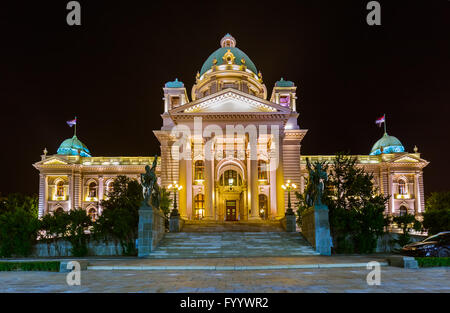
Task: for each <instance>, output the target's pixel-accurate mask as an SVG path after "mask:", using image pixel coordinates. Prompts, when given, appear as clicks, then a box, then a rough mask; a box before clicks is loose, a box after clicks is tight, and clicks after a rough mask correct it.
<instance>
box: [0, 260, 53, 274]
mask: <svg viewBox="0 0 450 313" xmlns="http://www.w3.org/2000/svg"><path fill="white" fill-rule="evenodd" d="M59 266H60V262H59V261H44V262H0V271H18V270H22V271H48V272H59Z"/></svg>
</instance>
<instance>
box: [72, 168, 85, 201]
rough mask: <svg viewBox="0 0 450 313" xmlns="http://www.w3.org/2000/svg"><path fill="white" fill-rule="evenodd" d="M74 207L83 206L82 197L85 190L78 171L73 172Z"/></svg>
mask: <svg viewBox="0 0 450 313" xmlns="http://www.w3.org/2000/svg"><path fill="white" fill-rule="evenodd" d="M73 181H74V184H73V194H74V196H73V207H72V209H78V208H79V207H81V198H82V196H83V190H82V186H81V175H80V174H78V173H75V174H73Z"/></svg>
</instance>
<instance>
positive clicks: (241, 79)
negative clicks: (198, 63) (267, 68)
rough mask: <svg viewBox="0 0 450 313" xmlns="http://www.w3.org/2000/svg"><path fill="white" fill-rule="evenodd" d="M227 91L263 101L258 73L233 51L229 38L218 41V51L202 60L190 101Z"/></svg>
mask: <svg viewBox="0 0 450 313" xmlns="http://www.w3.org/2000/svg"><path fill="white" fill-rule="evenodd" d="M228 88H231V89H237V90H240V91H242V92H245V93H247V94H250V95H253V96H256V97H259V98H263V99H266V98H267V88H266V86H265V85H264V83H263V81H262V74H261V72H259V71H258V70H257V69H256V66H255V64H254V63H253V62H252V60H250V58H249V57H248V56H247V55H246V54H245V53H244V52H242V51H241V50H240V49H238V48H236V39H234V38H233V37H232V36H231V35H230V34H226V35H225V36H224V37H223V38H222V40H220V48H219V49H217V50H216V51H214V52H213V53H212V54H211V55H210V56H209V57H208V59H206V61H205V63H203V66H202V68H201V70H200V72H197V75H196V81H195V84H194V86H192V100H197V99H200V98H203V97H206V96H208V95H210V94H213V93H216V92H219V91H221V90H224V89H228Z"/></svg>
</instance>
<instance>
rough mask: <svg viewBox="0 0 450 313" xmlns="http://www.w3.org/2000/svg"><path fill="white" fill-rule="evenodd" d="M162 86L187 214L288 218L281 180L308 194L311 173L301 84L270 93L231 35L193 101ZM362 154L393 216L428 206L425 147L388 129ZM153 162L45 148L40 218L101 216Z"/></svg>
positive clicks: (75, 146) (164, 168) (169, 155)
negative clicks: (124, 182)
mask: <svg viewBox="0 0 450 313" xmlns="http://www.w3.org/2000/svg"><path fill="white" fill-rule="evenodd" d="M163 91H164V110H163V112H162V115H161V117H162V121H163V123H162V124H163V126H162V127H161V129H160V130H155V131H154V134H155V136H156V137H157V138H158V140H159V142H160V145H161V157H160V158H159V160H158V167H157V174H158V177H159V183H160V184H161V185H162V186H163V187H167V186H169V185H170V184H172V183H173V182H177V183H179V184H180V185H182V186H183V188H182V189H181V190H179V191H178V193H177V199H178V200H177V201H178V209H179V212H180V214H181V216H182V217H183V218H185V219H190V220H192V219H205V220H217V221H237V220H261V219H280V218H282V217H283V216H284V214H285V210H286V208H287V192H286V191H284V190H283V189H282V188H281V185H282V184H284V183H285V182H286V181H287V180H290V181H291V182H293V183H295V184H296V185H297V186H299V189H300V191H301V192H302V191H303V190H304V188H305V184H306V178H307V177H306V175H307V171H306V170H305V163H306V161H305V158H306V156H301V153H300V152H301V151H300V148H301V142H302V139H303V137H304V136H305V135H306V133H307V130H306V129H301V128H300V126H299V125H298V121H297V118H298V116H299V114H298V113H297V112H298V109H299V106H298V104H297V101H296V100H297V97H296V91H297V87H296V86H295V84H294V83H293V82H291V81H287V80H284V79H281V80H279V81H278V82H276V83H275V85H274V87H273V89H272V93H271V96H270V98H269V100H268V99H267V98H268V94H267V88H266V86H265V85H264V83H263V80H262V75H261V72H259V71H258V70H257V68H256V66H255V64H254V63H253V62H252V61H251V60H250V58H249V57H248V56H247V55H246V54H245V53H244V52H242V51H241V50H240V49H238V48H237V47H236V40H235V39H234V38H233V37H232V36H231V35H228V34H227V35H226V36H225V37H224V38H222V40H221V42H220V48H219V49H217V50H216V51H215V52H213V53H212V54H211V55H210V56H209V57H208V59H207V60H206V61H205V62H204V64H203V66H202V67H201V70H200V71H199V72H198V73H197V75H196V82H195V84H194V86H193V87H192V90H191V99H192V100H191V101H190V100H189V97H188V93H187V91H186V88H185V86H184V84H183V83H182V82H181V81H178V79H176V80H175V81H172V82H168V83H166V84H165V86H164V88H163ZM230 129H231V130H232V131H231V132H230ZM74 139H76V140H74ZM415 150H416V149H415ZM74 151H75V152H76V153H74ZM307 157H308V158H310V159H311V160H312V161H315V160H330V161H331V160H332V158H333V156H320V155H315V156H307ZM357 159H358V165H359V166H362V167H363V168H364V169H365V170H366V171H368V172H371V173H373V174H374V180H375V185H376V187H377V188H378V190H379V191H380V192H382V193H384V194H388V195H391V196H392V197H391V198H390V200H389V204H388V205H387V208H386V212H387V213H389V214H399V213H401V212H402V211H405V210H407V211H409V212H411V213H420V212H423V211H424V186H423V172H422V170H423V168H424V167H425V166H426V165H427V164H428V162H427V161H425V160H423V159H421V158H420V154H419V153H417V150H416V151H415V152H414V153H407V152H404V148H403V146H402V144H401V143H400V141H399V140H398V139H397V138H395V137H392V136H388V135H387V134H385V136H383V137H382V138H381V139H380V140H379V141H378V142H377V143H376V144H375V145H374V147H373V148H372V151H371V153H370V155H359V156H357ZM152 161H153V158H152V157H116V158H114V157H91V156H90V151H89V150H88V149H87V147H86V146H85V145H83V144H82V143H81V142H80V141H79V140H78V138H76V137H75V138H72V139H68V140H66V141H64V143H63V144H62V147H60V149H59V150H58V154H56V155H46V153H44V155H43V156H42V159H41V161H39V162H37V163H35V164H34V166H35V167H36V168H37V169H38V170H39V172H40V187H39V188H40V189H39V191H40V192H39V212H40V215H41V216H42V215H43V214H46V213H48V212H54V211H55V210H58V209H63V210H70V209H72V208H74V207H82V208H85V209H86V210H87V211H88V213H90V211H92V212H93V213H92V214H91V213H90V214H91V215H94V214H101V207H99V201H100V200H102V199H105V197H107V193H108V188H109V187H108V186H109V184H110V183H111V181H112V180H113V179H114V177H116V176H117V175H128V176H130V177H133V178H136V179H139V174H140V173H142V172H144V167H145V165H147V164H151V163H152Z"/></svg>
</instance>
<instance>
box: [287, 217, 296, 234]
mask: <svg viewBox="0 0 450 313" xmlns="http://www.w3.org/2000/svg"><path fill="white" fill-rule="evenodd" d="M296 230H297V225H296V217H295V215H294V214H286V231H287V232H289V233H293V232H295V231H296Z"/></svg>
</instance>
